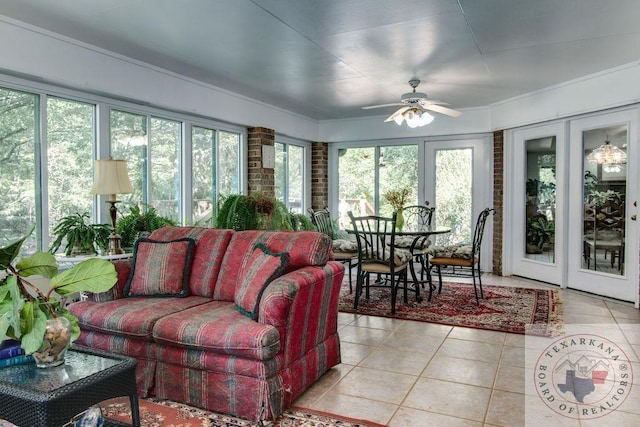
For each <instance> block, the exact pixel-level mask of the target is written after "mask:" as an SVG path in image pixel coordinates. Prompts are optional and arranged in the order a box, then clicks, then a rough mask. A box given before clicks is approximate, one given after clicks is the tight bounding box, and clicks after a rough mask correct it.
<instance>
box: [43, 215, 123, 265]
mask: <svg viewBox="0 0 640 427" xmlns="http://www.w3.org/2000/svg"><path fill="white" fill-rule="evenodd" d="M90 220H91V217H90V216H89V214H88V213H87V212H84V213H75V214H72V215H67V216H65V217H62V219H61V220H60V222H58V224H57V225H56V226H55V227H54V228H53V234H54V235H55V236H56V239H55V240H54V242H53V244H52V245H51V248H50V249H49V252H51V253H52V254H55V253H56V251H57V250H58V248H59V247H60V246H61V245H62V243H63V242H64V241H65V239H66V246H65V248H64V253H65V255H67V256H70V255H94V254H96V253H97V250H96V249H97V248H96V246H97V247H98V248H100V249H101V250H103V251H104V250H106V248H107V246H108V244H109V234H111V226H110V225H108V224H91V223H90Z"/></svg>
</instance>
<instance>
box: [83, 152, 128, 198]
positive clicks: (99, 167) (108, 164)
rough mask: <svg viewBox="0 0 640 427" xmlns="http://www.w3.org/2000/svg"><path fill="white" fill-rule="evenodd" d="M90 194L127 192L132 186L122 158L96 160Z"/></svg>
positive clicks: (125, 163)
mask: <svg viewBox="0 0 640 427" xmlns="http://www.w3.org/2000/svg"><path fill="white" fill-rule="evenodd" d="M91 193H92V194H129V193H133V186H132V185H131V181H129V174H128V173H127V162H126V161H124V160H114V159H108V160H96V164H95V169H94V172H93V187H91Z"/></svg>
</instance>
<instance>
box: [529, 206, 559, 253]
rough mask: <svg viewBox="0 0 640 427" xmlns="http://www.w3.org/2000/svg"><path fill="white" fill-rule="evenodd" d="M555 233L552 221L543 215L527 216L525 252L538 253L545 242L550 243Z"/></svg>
mask: <svg viewBox="0 0 640 427" xmlns="http://www.w3.org/2000/svg"><path fill="white" fill-rule="evenodd" d="M554 233H555V226H554V222H553V221H549V220H547V218H546V217H545V216H543V215H538V216H537V217H535V218H527V236H526V237H527V243H526V245H527V251H526V252H527V253H528V254H539V253H542V249H543V246H544V244H545V243H550V242H551V239H552V238H553V235H554Z"/></svg>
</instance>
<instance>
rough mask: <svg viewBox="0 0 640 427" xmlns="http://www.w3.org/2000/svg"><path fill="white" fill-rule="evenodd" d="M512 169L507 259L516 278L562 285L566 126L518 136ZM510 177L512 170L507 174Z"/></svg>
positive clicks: (537, 129) (507, 207) (507, 206)
mask: <svg viewBox="0 0 640 427" xmlns="http://www.w3.org/2000/svg"><path fill="white" fill-rule="evenodd" d="M513 135H514V136H513V146H512V147H513V150H512V151H510V159H509V160H508V161H507V165H505V166H506V167H507V168H509V167H512V168H513V169H512V173H511V175H512V176H513V177H514V179H513V180H511V183H512V184H513V185H512V186H511V187H510V188H511V193H510V194H509V197H508V200H511V202H510V203H505V210H509V211H510V212H509V213H508V214H507V216H508V217H509V218H510V221H509V227H508V229H509V230H510V232H508V233H507V232H505V236H506V239H505V253H507V254H511V259H512V265H513V273H514V274H516V275H519V276H523V277H528V278H532V279H535V280H540V281H543V282H548V283H553V284H556V285H561V284H562V283H563V280H564V275H565V268H566V262H565V242H566V239H565V238H564V236H565V226H564V225H565V221H566V208H565V206H566V202H565V181H566V180H565V175H566V167H564V165H565V163H566V160H565V157H566V156H565V152H566V150H565V147H566V138H565V126H564V124H562V123H557V124H551V125H546V126H538V127H534V128H529V129H524V130H518V131H515V132H514V134H513ZM507 171H508V170H507Z"/></svg>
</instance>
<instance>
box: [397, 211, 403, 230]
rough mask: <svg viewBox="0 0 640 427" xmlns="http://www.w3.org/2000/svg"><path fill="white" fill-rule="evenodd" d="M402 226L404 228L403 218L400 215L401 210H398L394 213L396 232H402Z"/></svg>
mask: <svg viewBox="0 0 640 427" xmlns="http://www.w3.org/2000/svg"><path fill="white" fill-rule="evenodd" d="M403 226H404V216H403V215H402V209H398V210H397V211H396V230H397V231H402V227H403Z"/></svg>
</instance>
